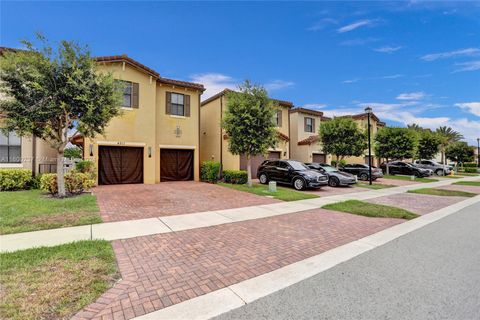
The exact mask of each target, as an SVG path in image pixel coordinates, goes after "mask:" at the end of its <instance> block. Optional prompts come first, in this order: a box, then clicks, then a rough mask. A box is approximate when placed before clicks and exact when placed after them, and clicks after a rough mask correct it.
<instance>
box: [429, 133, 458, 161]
mask: <svg viewBox="0 0 480 320" xmlns="http://www.w3.org/2000/svg"><path fill="white" fill-rule="evenodd" d="M435 132H436V133H437V134H438V136H439V137H440V140H441V142H440V152H441V154H442V164H445V162H446V158H445V149H446V148H447V146H448V145H449V144H451V143H453V142H457V141H460V140H462V139H463V135H461V134H460V133H459V132H457V131H455V130H453V129H452V128H451V127H447V126H442V127H439V128H437V130H435Z"/></svg>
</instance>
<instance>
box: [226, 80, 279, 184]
mask: <svg viewBox="0 0 480 320" xmlns="http://www.w3.org/2000/svg"><path fill="white" fill-rule="evenodd" d="M238 89H239V92H234V91H230V92H228V93H227V94H226V98H227V108H226V112H225V116H224V117H223V123H222V127H223V128H224V129H225V133H226V134H227V136H228V149H229V151H230V152H231V153H232V154H235V155H245V156H246V158H247V175H248V181H247V183H248V186H250V187H251V186H252V161H251V160H252V157H254V156H257V155H264V154H266V153H267V150H268V149H269V148H271V147H274V146H275V144H276V142H277V137H276V129H275V124H274V123H273V117H274V115H275V112H276V109H275V106H274V104H273V102H272V100H271V99H269V97H268V94H267V91H266V90H265V89H264V88H263V87H262V86H258V85H254V84H252V83H251V82H250V81H248V80H246V81H245V82H244V83H243V84H242V85H240V86H239V87H238Z"/></svg>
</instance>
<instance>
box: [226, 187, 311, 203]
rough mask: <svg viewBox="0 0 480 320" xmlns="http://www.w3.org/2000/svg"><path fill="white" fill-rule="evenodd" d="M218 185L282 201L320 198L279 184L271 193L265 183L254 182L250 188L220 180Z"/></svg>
mask: <svg viewBox="0 0 480 320" xmlns="http://www.w3.org/2000/svg"><path fill="white" fill-rule="evenodd" d="M218 185H220V186H223V187H227V188H231V189H235V190H239V191H245V192H250V193H254V194H256V195H259V196H272V197H273V198H275V199H278V200H282V201H296V200H304V199H313V198H318V196H316V195H314V194H310V193H305V192H301V191H296V190H293V189H290V188H285V187H279V186H277V192H275V193H270V192H268V185H263V184H258V183H254V184H253V186H252V187H251V188H249V187H248V186H247V185H246V184H230V183H223V182H220V183H219V184H218Z"/></svg>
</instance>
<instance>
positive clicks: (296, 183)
mask: <svg viewBox="0 0 480 320" xmlns="http://www.w3.org/2000/svg"><path fill="white" fill-rule="evenodd" d="M293 187H294V188H295V189H296V190H303V189H305V181H303V179H302V178H295V179H294V180H293Z"/></svg>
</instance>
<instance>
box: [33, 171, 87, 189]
mask: <svg viewBox="0 0 480 320" xmlns="http://www.w3.org/2000/svg"><path fill="white" fill-rule="evenodd" d="M94 185H95V180H93V179H92V178H91V176H90V175H89V174H88V173H82V172H77V171H74V170H72V171H70V172H67V173H66V174H65V189H66V190H67V192H68V193H69V194H71V195H75V194H80V193H82V192H84V191H85V190H88V189H91V188H92V187H93V186H94ZM40 187H41V189H42V190H44V191H46V192H49V193H50V194H52V195H56V194H57V192H58V189H57V175H56V174H55V173H46V174H43V175H42V177H41V178H40Z"/></svg>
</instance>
